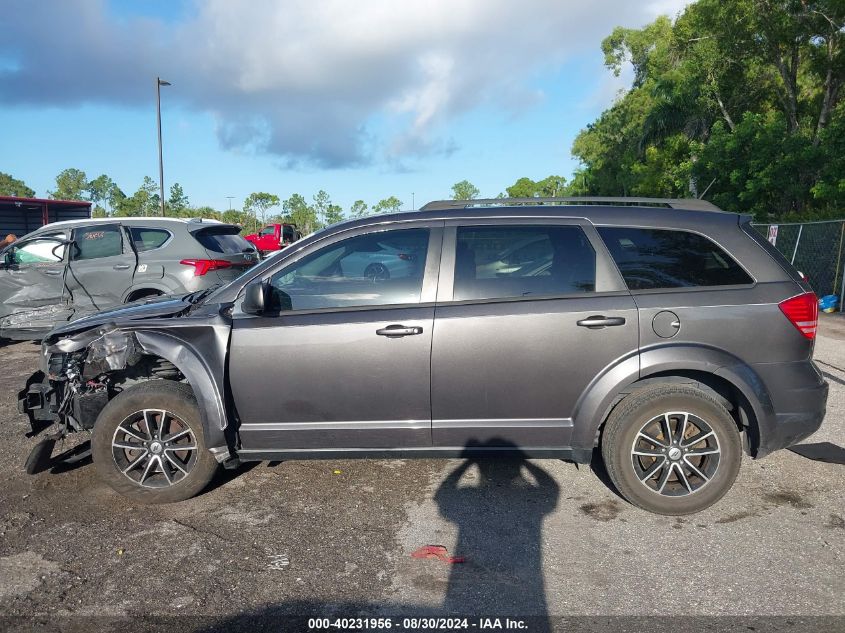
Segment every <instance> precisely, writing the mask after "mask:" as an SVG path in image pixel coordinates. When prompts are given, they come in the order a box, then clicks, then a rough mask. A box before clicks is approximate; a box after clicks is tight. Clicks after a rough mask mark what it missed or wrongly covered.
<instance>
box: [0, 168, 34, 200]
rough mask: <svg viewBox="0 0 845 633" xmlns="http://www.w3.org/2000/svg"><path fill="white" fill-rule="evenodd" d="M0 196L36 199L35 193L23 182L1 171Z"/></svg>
mask: <svg viewBox="0 0 845 633" xmlns="http://www.w3.org/2000/svg"><path fill="white" fill-rule="evenodd" d="M0 196H16V197H18V198H34V197H35V191H34V190H33V189H30V188H29V187H27V186H26V183H25V182H24V181H23V180H18V179H17V178H15V177H13V176H12V175H11V174H6V173H4V172H2V171H0Z"/></svg>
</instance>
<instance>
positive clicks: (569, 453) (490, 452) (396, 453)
mask: <svg viewBox="0 0 845 633" xmlns="http://www.w3.org/2000/svg"><path fill="white" fill-rule="evenodd" d="M237 456H238V458H239V459H240V461H242V462H252V461H259V462H264V461H270V462H272V461H281V460H294V459H360V458H365V459H415V458H444V459H446V458H455V457H492V458H497V457H498V458H515V457H518V458H525V459H562V460H566V461H572V462H576V463H578V464H589V463H590V461H591V460H592V456H593V454H592V451H585V450H582V449H576V448H545V447H542V446H527V447H520V448H514V447H511V446H502V447H484V448H474V447H463V446H447V447H443V448H434V447H424V448H407V447H405V448H372V449H368V448H332V449H318V448H300V449H283V450H278V451H272V450H266V449H254V450H240V451H238V452H237Z"/></svg>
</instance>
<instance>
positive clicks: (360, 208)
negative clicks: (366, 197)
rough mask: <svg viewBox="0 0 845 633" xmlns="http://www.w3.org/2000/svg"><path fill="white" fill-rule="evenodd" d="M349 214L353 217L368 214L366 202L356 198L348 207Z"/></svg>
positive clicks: (361, 216)
mask: <svg viewBox="0 0 845 633" xmlns="http://www.w3.org/2000/svg"><path fill="white" fill-rule="evenodd" d="M349 215H350V216H351V217H353V218H363V217H364V216H365V215H369V207H367V203H366V202H364V201H363V200H356V201H355V202H353V203H352V206H351V207H350V208H349Z"/></svg>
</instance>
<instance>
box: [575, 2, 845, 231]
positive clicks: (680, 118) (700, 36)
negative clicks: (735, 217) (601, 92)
mask: <svg viewBox="0 0 845 633" xmlns="http://www.w3.org/2000/svg"><path fill="white" fill-rule="evenodd" d="M602 50H603V52H604V54H605V62H606V65H607V66H608V68H609V69H610V70H611V71H613V72H614V73H617V74H618V73H620V72H621V70H622V67H623V66H624V65H625V64H627V63H630V64H631V65H632V66H633V69H634V79H633V82H632V86H631V89H630V90H629V91H628V92H626V93H624V95H622V96H621V97H620V98H619V99H618V100H617V101H616V102H615V103H614V104H613V105H612V106H611V107H610V108H608V109H607V110H605V111H604V112H603V113H602V114H601V116H600V117H599V118H598V119H597V120H596V121H595V122H594V123H592V124H590V125H588V126H587V128H586V129H584V130H583V131H582V132H581V133H580V134H579V135H578V137H577V138H576V140H575V142H574V143H573V147H572V152H573V154H574V155H575V156H576V157H577V158H578V159H579V160H580V161H581V165H582V166H581V167H580V168H579V170H578V171H577V172H576V176H575V177H574V178H573V183H572V184H571V185H570V186H569V188H568V190H569V192H575V191H576V190H577V191H578V192H579V193H589V194H593V195H658V196H671V197H676V196H690V195H693V196H701V195H703V194H705V193H706V197H707V199H709V200H712V201H714V202H715V203H716V204H719V205H720V206H722V207H723V208H726V209H729V210H735V211H751V212H754V213H755V214H756V215H757V217H758V218H760V219H764V218H770V217H786V216H789V217H802V216H806V217H815V216H817V215H819V214H822V215H824V214H826V213H827V211H825V209H831V208H834V207H835V206H841V205H843V204H845V188H842V187H840V182H841V177H840V175H839V174H841V173H842V172H841V170H837V169H836V167H835V166H838V165H841V162H839V161H840V160H841V159H840V156H841V152H839V151H838V150H841V143H839V142H838V139H839V137H838V136H837V133H836V131H839V133H840V134H841V132H842V131H843V123H842V117H843V116H845V112H843V109H842V107H840V106H841V103H840V101H841V94H842V90H841V87H842V83H843V81H845V3H843V2H842V1H841V0H801V1H800V2H798V1H797V0H699V1H698V2H695V3H692V4H690V5H688V6H687V8H686V9H685V11H684V12H683V14H682V15H681V16H680V17H679V18H678V19H677V20H676V21H675V22H674V24H673V23H672V22H671V21H670V20H669V19H668V18H658V19H657V20H655V22H653V23H652V24H649V25H647V26H645V27H644V28H642V29H625V28H621V27H620V28H617V29H614V31H613V33H611V35H610V36H609V37H608V38H606V39H605V40H604V42H603V43H602ZM831 166H834V167H833V168H831Z"/></svg>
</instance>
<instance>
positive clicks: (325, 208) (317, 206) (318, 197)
mask: <svg viewBox="0 0 845 633" xmlns="http://www.w3.org/2000/svg"><path fill="white" fill-rule="evenodd" d="M313 200H314V205H313V207H312V208H313V210H314V215H315V216H316V217H317V224H316V228H322V227H324V226H326V225H328V224H331V222H329V221H328V217H327V215H328V212H329V207H331V206H332V199H331V198H330V197H329V194H327V193H326V192H325V191H323V190H322V189H320V191H318V192H317V193H316V194H314V197H313Z"/></svg>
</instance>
